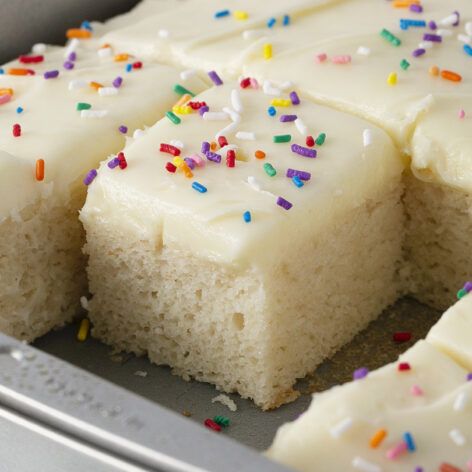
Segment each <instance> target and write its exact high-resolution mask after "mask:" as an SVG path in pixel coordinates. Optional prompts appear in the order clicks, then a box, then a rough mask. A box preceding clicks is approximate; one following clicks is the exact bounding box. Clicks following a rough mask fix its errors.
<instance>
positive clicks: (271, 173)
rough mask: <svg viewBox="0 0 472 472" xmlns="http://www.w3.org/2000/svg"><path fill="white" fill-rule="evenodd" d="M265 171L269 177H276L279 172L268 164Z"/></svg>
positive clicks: (265, 165)
mask: <svg viewBox="0 0 472 472" xmlns="http://www.w3.org/2000/svg"><path fill="white" fill-rule="evenodd" d="M264 170H265V173H266V174H267V175H268V176H269V177H274V175H275V174H277V171H276V170H275V169H274V166H273V165H272V164H269V163H268V162H266V163H265V164H264Z"/></svg>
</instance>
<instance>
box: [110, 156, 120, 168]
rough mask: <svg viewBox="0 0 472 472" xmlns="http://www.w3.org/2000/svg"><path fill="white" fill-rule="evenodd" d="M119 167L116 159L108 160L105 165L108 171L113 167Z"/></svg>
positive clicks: (118, 161)
mask: <svg viewBox="0 0 472 472" xmlns="http://www.w3.org/2000/svg"><path fill="white" fill-rule="evenodd" d="M119 165H120V160H119V159H118V158H117V157H114V158H113V159H111V160H109V161H108V163H107V166H108V167H109V168H110V169H114V168H115V167H118V166H119Z"/></svg>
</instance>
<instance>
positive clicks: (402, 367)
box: [398, 362, 411, 372]
mask: <svg viewBox="0 0 472 472" xmlns="http://www.w3.org/2000/svg"><path fill="white" fill-rule="evenodd" d="M398 370H399V371H400V372H404V371H407V370H411V366H410V364H409V363H408V362H400V363H399V364H398Z"/></svg>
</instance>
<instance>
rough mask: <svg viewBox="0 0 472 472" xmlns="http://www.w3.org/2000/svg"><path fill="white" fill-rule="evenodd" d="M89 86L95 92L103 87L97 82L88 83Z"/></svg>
mask: <svg viewBox="0 0 472 472" xmlns="http://www.w3.org/2000/svg"><path fill="white" fill-rule="evenodd" d="M89 85H90V87H92V88H93V89H95V90H98V89H101V88H102V87H103V85H102V84H100V83H98V82H90V83H89Z"/></svg>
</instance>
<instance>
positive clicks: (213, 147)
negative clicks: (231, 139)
mask: <svg viewBox="0 0 472 472" xmlns="http://www.w3.org/2000/svg"><path fill="white" fill-rule="evenodd" d="M217 147H218V144H216V143H215V141H212V142H211V143H210V149H211V150H212V151H215V150H216V148H217Z"/></svg>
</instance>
